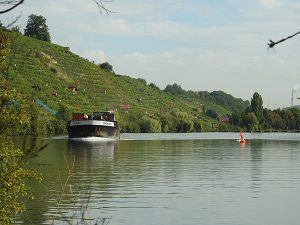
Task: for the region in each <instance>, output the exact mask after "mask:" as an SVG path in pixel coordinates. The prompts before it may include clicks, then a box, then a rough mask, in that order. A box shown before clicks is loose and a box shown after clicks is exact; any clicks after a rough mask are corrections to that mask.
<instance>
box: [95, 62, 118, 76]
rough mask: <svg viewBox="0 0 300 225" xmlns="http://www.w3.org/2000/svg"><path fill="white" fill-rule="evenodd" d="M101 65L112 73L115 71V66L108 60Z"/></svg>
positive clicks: (100, 65)
mask: <svg viewBox="0 0 300 225" xmlns="http://www.w3.org/2000/svg"><path fill="white" fill-rule="evenodd" d="M99 67H100V68H101V69H103V70H105V71H106V72H108V73H111V74H114V73H115V72H114V70H113V66H112V65H110V64H109V63H108V62H104V63H101V64H99Z"/></svg>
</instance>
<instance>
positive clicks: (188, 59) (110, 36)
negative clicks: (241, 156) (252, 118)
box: [0, 0, 300, 109]
mask: <svg viewBox="0 0 300 225" xmlns="http://www.w3.org/2000/svg"><path fill="white" fill-rule="evenodd" d="M105 6H106V7H107V8H108V9H110V10H111V11H113V12H114V13H111V14H109V15H107V14H105V13H102V14H101V13H100V12H99V9H98V8H97V6H96V4H95V2H94V1H93V0H51V1H50V0H42V1H41V0H25V3H24V4H22V5H21V6H19V7H18V8H16V9H15V10H13V11H12V12H10V13H7V14H5V15H1V16H0V20H1V21H2V23H4V24H8V23H9V22H11V21H13V20H14V18H15V17H16V16H18V15H20V14H21V15H22V16H21V18H20V19H19V20H18V22H17V24H16V25H19V26H20V27H21V29H22V30H23V29H24V28H25V27H26V24H27V19H28V16H29V15H30V14H36V15H42V16H44V17H45V18H46V23H47V25H48V27H49V31H50V35H51V41H52V42H53V43H56V44H59V45H62V46H68V47H70V49H71V51H72V52H74V53H75V54H78V55H80V56H82V57H84V58H87V59H89V60H91V61H94V62H95V63H97V64H98V63H103V62H109V63H110V64H111V65H113V68H114V71H115V72H116V73H117V74H121V75H129V76H131V77H133V78H143V79H145V80H146V81H147V82H148V83H154V84H156V85H157V86H158V87H160V88H161V89H164V88H165V87H166V85H168V84H173V83H177V84H178V85H181V87H182V88H183V89H185V90H193V91H209V92H211V91H217V90H222V91H224V92H226V93H228V94H231V95H233V96H234V97H238V98H242V99H243V100H249V101H250V100H251V97H252V96H253V94H254V92H258V93H259V94H260V95H261V96H262V98H263V101H264V107H267V108H270V109H276V108H279V107H280V108H283V107H286V106H290V105H291V96H292V92H293V93H294V105H296V104H300V100H298V99H297V97H300V86H299V84H300V35H299V36H295V37H294V38H292V39H289V40H287V41H285V42H282V43H280V44H278V45H277V46H275V48H274V49H268V46H267V43H268V42H269V39H272V40H273V41H278V40H280V39H282V38H286V37H287V36H290V35H292V34H294V33H296V32H298V31H300V2H299V1H298V0H159V1H158V0H113V1H112V2H106V3H105Z"/></svg>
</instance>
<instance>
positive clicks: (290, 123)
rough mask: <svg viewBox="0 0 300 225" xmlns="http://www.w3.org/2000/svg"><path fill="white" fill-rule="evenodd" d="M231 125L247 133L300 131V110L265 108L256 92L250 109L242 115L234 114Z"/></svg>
mask: <svg viewBox="0 0 300 225" xmlns="http://www.w3.org/2000/svg"><path fill="white" fill-rule="evenodd" d="M231 123H232V124H233V125H235V126H239V127H241V128H242V129H245V130H247V131H251V132H256V131H298V130H300V110H299V109H297V108H295V107H291V108H286V109H275V110H271V109H267V108H263V99H262V97H261V95H260V94H258V93H257V92H255V93H254V94H253V97H252V99H251V105H250V107H248V108H246V110H245V111H243V112H241V113H233V114H232V117H231Z"/></svg>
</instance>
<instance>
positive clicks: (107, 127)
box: [68, 111, 120, 139]
mask: <svg viewBox="0 0 300 225" xmlns="http://www.w3.org/2000/svg"><path fill="white" fill-rule="evenodd" d="M68 135H69V138H81V137H101V138H113V139H119V138H120V128H119V123H118V122H117V121H116V118H115V115H114V113H113V112H110V111H108V112H94V113H91V114H85V113H73V115H72V120H70V121H69V123H68Z"/></svg>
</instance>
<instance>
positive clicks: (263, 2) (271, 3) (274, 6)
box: [258, 0, 284, 8]
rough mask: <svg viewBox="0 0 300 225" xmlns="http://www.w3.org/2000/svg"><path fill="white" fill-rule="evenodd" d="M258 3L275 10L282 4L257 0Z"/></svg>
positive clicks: (269, 0) (279, 1) (271, 0)
mask: <svg viewBox="0 0 300 225" xmlns="http://www.w3.org/2000/svg"><path fill="white" fill-rule="evenodd" d="M258 2H259V3H260V4H261V5H263V6H266V7H268V8H276V7H280V6H282V5H283V4H284V2H283V0H259V1H258Z"/></svg>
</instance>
